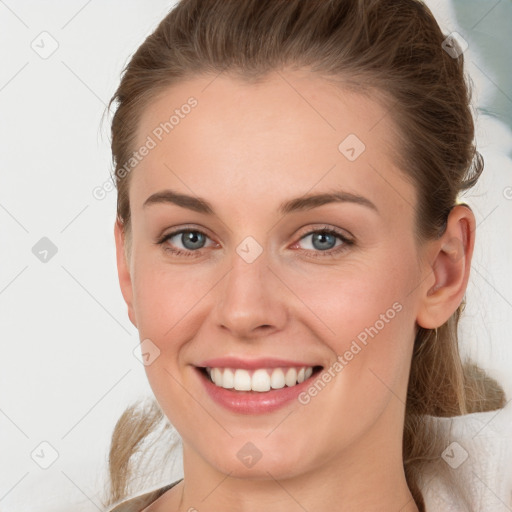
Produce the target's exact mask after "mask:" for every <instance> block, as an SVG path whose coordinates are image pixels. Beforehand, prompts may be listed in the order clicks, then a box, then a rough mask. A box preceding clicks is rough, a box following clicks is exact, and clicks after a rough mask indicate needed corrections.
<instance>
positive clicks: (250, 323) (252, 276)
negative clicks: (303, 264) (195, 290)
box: [215, 250, 289, 340]
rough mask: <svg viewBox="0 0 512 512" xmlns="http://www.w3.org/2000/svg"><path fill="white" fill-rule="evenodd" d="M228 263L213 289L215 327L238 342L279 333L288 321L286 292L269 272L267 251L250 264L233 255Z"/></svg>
mask: <svg viewBox="0 0 512 512" xmlns="http://www.w3.org/2000/svg"><path fill="white" fill-rule="evenodd" d="M231 262H232V266H231V269H230V270H229V272H228V273H227V275H226V276H225V278H224V279H223V280H222V283H219V286H218V287H216V288H217V297H215V299H216V305H215V321H216V324H217V325H218V326H219V327H220V328H221V329H224V330H227V331H229V333H230V335H231V336H233V337H234V338H236V339H239V340H241V339H244V340H249V339H254V338H257V337H261V336H268V335H269V334H271V333H273V332H276V331H279V330H282V329H283V328H284V326H285V324H286V321H287V319H288V310H287V307H286V293H285V291H284V290H285V289H286V288H285V287H284V286H283V284H282V282H281V281H280V280H279V278H278V277H277V276H276V272H275V271H274V270H272V268H270V265H269V263H270V262H269V259H268V257H267V253H266V251H265V250H264V251H263V252H262V253H261V254H260V255H259V256H258V258H256V259H255V260H254V261H252V262H250V263H249V262H247V261H246V260H244V259H243V258H242V257H240V256H239V255H238V254H237V253H236V252H235V253H234V254H233V257H232V259H231ZM288 299H289V297H288ZM288 302H289V301H288Z"/></svg>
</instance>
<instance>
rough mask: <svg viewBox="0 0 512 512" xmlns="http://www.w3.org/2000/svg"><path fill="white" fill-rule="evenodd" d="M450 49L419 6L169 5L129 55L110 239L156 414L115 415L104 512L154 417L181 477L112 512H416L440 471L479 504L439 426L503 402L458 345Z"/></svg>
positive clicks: (478, 163) (462, 262)
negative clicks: (173, 438)
mask: <svg viewBox="0 0 512 512" xmlns="http://www.w3.org/2000/svg"><path fill="white" fill-rule="evenodd" d="M459 50H460V48H459V47H458V46H457V44H456V42H455V41H453V40H451V39H447V38H446V36H445V35H443V33H442V32H441V30H440V28H439V26H438V24H437V23H436V21H435V19H434V17H433V16H432V14H431V13H430V11H429V10H428V9H427V8H426V7H425V5H423V4H422V3H420V2H419V1H415V0H400V1H398V2H386V1H371V0H333V1H325V0H286V1H285V0H242V1H241V0H236V1H235V0H203V1H200V0H182V1H181V2H179V3H178V5H177V6H176V7H175V8H174V9H173V10H172V11H171V12H170V13H169V14H168V16H166V18H165V19H164V20H163V21H162V22H161V23H160V25H159V26H158V27H157V29H156V30H155V32H154V33H153V34H151V35H150V36H149V37H148V38H147V39H146V41H145V42H144V43H143V44H142V45H141V47H140V48H139V49H138V51H137V52H136V54H135V55H134V56H133V58H132V59H131V61H130V62H129V64H128V66H127V68H126V70H125V73H124V76H123V78H122V81H121V84H120V86H119V88H118V90H117V91H116V93H115V95H114V97H113V98H112V100H111V103H112V102H114V101H115V102H117V103H118V106H117V110H116V113H115V116H114V118H113V122H112V151H113V158H114V162H115V166H116V171H115V175H116V182H117V188H118V203H117V204H118V211H117V216H118V218H117V221H116V225H115V240H116V248H117V264H118V272H119V281H120V286H121V290H122V293H123V297H124V299H125V301H126V304H127V307H128V314H129V318H130V320H131V322H132V323H133V324H134V325H135V326H136V327H137V329H138V330H139V333H140V339H141V348H142V357H143V361H144V364H145V369H146V372H147V376H148V379H149V382H150V385H151V387H152V390H153V392H154V395H155V399H156V403H155V404H153V405H152V407H151V408H150V409H149V410H144V409H141V410H139V409H137V408H136V407H134V408H130V409H128V410H127V411H126V413H125V414H124V415H123V417H122V418H121V419H120V420H119V422H118V424H117V425H116V429H115V431H114V434H113V440H112V447H111V451H110V473H111V493H110V497H109V500H108V505H109V506H112V505H114V504H118V503H119V502H120V501H122V500H123V499H124V498H126V497H127V495H128V494H129V492H130V486H129V484H130V472H134V473H135V474H137V473H139V470H138V469H135V468H134V466H133V459H135V456H136V455H139V456H140V455H141V454H144V452H145V450H146V448H143V447H142V446H141V445H142V443H143V442H144V441H145V440H147V439H148V438H149V437H148V436H149V434H150V433H151V432H152V431H155V429H156V428H157V427H158V426H159V425H162V423H163V424H165V425H166V429H167V430H168V427H169V424H172V426H173V427H174V428H175V429H176V430H177V432H178V433H179V434H180V436H181V439H182V442H183V468H184V478H183V479H182V480H180V481H178V482H169V485H167V486H165V487H163V488H160V489H158V490H156V491H154V492H151V493H146V494H143V495H141V496H138V497H136V498H132V499H130V500H128V501H125V502H124V503H122V504H120V505H118V506H116V507H114V508H113V509H112V510H115V512H121V511H125V512H126V511H131V510H137V511H139V510H145V511H146V512H148V511H151V512H154V511H164V510H165V511H171V510H172V511H178V510H179V511H182V510H188V511H191V510H198V511H200V512H203V511H218V510H247V511H253V510H266V511H270V512H272V511H277V510H287V511H295V510H297V511H298V510H309V511H315V510H329V511H330V510H336V511H346V510H350V511H354V510H386V511H388V510H400V511H402V512H416V511H423V510H426V508H425V500H424V496H423V489H425V487H426V486H427V485H428V475H431V474H440V473H441V472H444V473H446V475H445V480H446V481H450V482H452V480H453V482H452V484H453V486H452V489H453V492H454V494H455V493H456V491H457V489H458V491H457V492H458V498H457V500H458V501H457V504H458V506H460V509H462V507H463V506H466V507H467V509H468V510H472V509H474V510H477V509H476V508H472V507H473V506H474V505H475V504H474V502H472V499H471V497H470V495H469V494H468V492H467V489H464V486H463V482H460V481H457V478H456V474H455V473H454V472H453V471H452V472H450V467H449V466H448V464H447V460H448V459H449V458H450V457H452V458H459V459H462V458H463V454H462V453H461V452H460V450H459V451H457V450H458V448H457V447H456V446H455V447H454V446H452V445H450V441H449V438H448V434H446V433H445V434H443V430H442V429H441V428H440V426H439V425H438V423H436V422H435V421H433V417H452V416H458V415H464V414H468V413H474V412H478V411H490V410H495V409H498V408H500V407H503V406H504V404H505V397H504V393H503V391H502V390H501V388H500V386H499V385H498V384H497V383H495V382H494V381H493V380H492V379H490V378H488V377H486V376H485V374H484V373H483V372H482V371H481V370H479V369H478V368H477V367H476V366H474V365H471V364H469V363H467V364H465V365H463V364H462V362H461V358H460V356H459V353H458V344H457V322H458V319H459V315H460V313H461V310H462V307H463V300H464V293H465V290H466V286H467V282H468V278H469V271H470V266H471V258H472V253H473V247H474V240H475V228H476V223H475V217H474V215H473V213H472V211H471V209H470V208H469V207H468V206H467V205H465V204H463V203H461V202H460V201H459V200H458V195H459V194H460V193H461V192H462V191H464V190H466V189H468V188H470V187H471V186H472V185H473V184H474V183H475V182H476V181H477V179H478V177H479V175H480V173H481V172H482V169H483V161H482V158H481V157H480V155H479V153H478V152H477V151H476V149H475V146H474V143H473V137H474V124H473V119H472V115H471V109H470V105H469V102H470V90H469V86H468V84H467V83H466V80H465V75H464V70H463V55H462V53H461V52H460V51H459ZM169 448H170V447H169V446H168V445H167V444H166V443H165V442H164V439H161V440H160V443H159V444H158V447H157V449H158V450H164V451H167V450H169ZM454 449H455V451H454ZM444 450H449V451H448V452H447V455H446V456H444V457H441V456H440V455H441V454H442V453H444V452H443V451H444ZM450 450H451V451H450ZM461 464H462V463H461ZM451 467H452V468H453V467H454V465H452V466H451ZM450 479H452V480H450ZM452 484H451V485H452ZM437 510H439V509H437ZM446 510H448V508H447V509H446ZM478 510H480V509H478Z"/></svg>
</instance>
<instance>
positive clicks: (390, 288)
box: [296, 250, 416, 392]
mask: <svg viewBox="0 0 512 512" xmlns="http://www.w3.org/2000/svg"><path fill="white" fill-rule="evenodd" d="M402 254H404V256H403V258H397V256H396V252H395V253H393V254H391V252H390V253H389V254H386V252H385V251H382V257H380V258H374V259H372V260H371V261H372V263H371V265H369V264H363V263H362V262H354V263H353V264H351V265H350V266H348V265H347V266H345V267H344V268H343V270H342V271H340V272H332V273H331V274H329V275H328V274H327V273H324V274H322V273H320V272H319V273H318V275H316V276H312V277H311V278H308V280H307V283H306V282H304V281H303V282H302V283H301V282H300V281H296V282H297V283H298V284H297V285H296V286H297V290H296V291H297V295H299V296H301V297H304V298H305V299H304V300H305V302H306V303H307V306H308V308H309V309H310V310H311V311H312V312H313V313H314V315H315V316H316V317H317V321H316V325H318V326H319V330H317V332H319V333H320V332H321V333H322V341H323V342H324V343H325V344H326V345H328V346H329V348H330V349H331V353H332V362H334V361H336V360H338V361H339V362H340V364H341V365H342V366H343V370H342V372H343V374H344V377H343V379H341V380H350V381H351V380H352V379H357V382H358V386H363V387H364V386H367V388H368V391H372V392H373V391H375V387H379V386H380V387H382V383H379V379H378V377H380V378H381V379H382V380H383V381H384V382H386V383H390V385H392V384H393V383H394V382H398V381H400V382H401V381H402V380H403V379H404V378H406V376H407V375H406V374H407V371H408V366H409V362H410V350H411V348H412V340H413V338H414V326H415V313H414V306H413V305H412V304H411V300H412V295H411V291H412V290H413V288H414V287H413V286H412V285H411V283H413V282H414V281H415V276H416V269H415V267H414V263H403V262H404V261H405V262H413V261H415V260H414V258H413V256H412V254H409V255H407V256H405V250H404V252H403V253H402ZM313 277H315V278H314V279H313ZM339 356H340V357H339ZM339 369H340V368H339V366H338V370H339ZM372 372H374V374H373V373H372ZM334 373H341V372H340V371H338V372H336V371H334ZM336 380H338V379H336ZM361 391H362V392H363V390H361Z"/></svg>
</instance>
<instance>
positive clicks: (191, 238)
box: [181, 231, 204, 249]
mask: <svg viewBox="0 0 512 512" xmlns="http://www.w3.org/2000/svg"><path fill="white" fill-rule="evenodd" d="M198 240H199V241H198ZM181 242H182V243H183V245H184V247H186V248H187V249H199V248H200V247H201V245H202V244H203V243H204V235H203V234H202V233H198V232H197V231H184V232H183V233H182V235H181ZM189 242H190V243H191V244H192V247H190V245H188V246H187V243H189Z"/></svg>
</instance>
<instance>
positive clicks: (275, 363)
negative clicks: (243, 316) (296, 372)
mask: <svg viewBox="0 0 512 512" xmlns="http://www.w3.org/2000/svg"><path fill="white" fill-rule="evenodd" d="M197 366H198V367H202V368H206V367H208V368H241V369H245V370H254V369H257V368H287V367H293V368H302V367H309V366H312V367H314V366H321V365H320V364H315V363H305V362H303V361H292V360H287V359H279V358H274V357H264V358H259V359H240V358H238V357H228V356H226V357H216V358H213V359H207V360H206V361H202V362H201V363H199V364H198V365H197Z"/></svg>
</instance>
